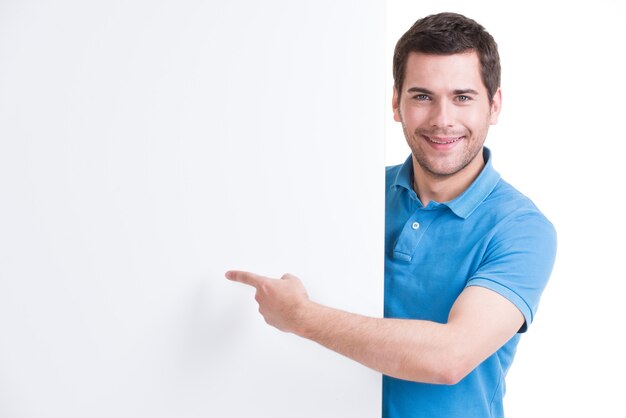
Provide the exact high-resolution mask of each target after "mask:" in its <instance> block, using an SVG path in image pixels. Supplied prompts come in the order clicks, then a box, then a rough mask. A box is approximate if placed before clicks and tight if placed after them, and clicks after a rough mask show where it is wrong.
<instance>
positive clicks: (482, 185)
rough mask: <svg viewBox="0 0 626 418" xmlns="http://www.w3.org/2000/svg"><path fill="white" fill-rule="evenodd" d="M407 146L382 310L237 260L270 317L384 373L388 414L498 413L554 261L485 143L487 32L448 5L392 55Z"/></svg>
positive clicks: (495, 95)
mask: <svg viewBox="0 0 626 418" xmlns="http://www.w3.org/2000/svg"><path fill="white" fill-rule="evenodd" d="M394 79H395V81H394V84H395V85H394V95H393V104H392V105H393V112H394V118H395V120H396V121H398V122H400V123H401V124H402V127H403V130H404V134H405V136H406V140H407V142H408V144H409V146H410V148H411V151H412V155H411V156H410V157H409V158H408V159H407V160H406V162H405V163H404V164H402V165H399V166H395V167H390V168H388V169H387V186H386V187H387V189H386V232H385V315H384V316H385V318H370V317H364V316H360V315H356V314H352V313H348V312H343V311H339V310H336V309H332V308H329V307H326V306H322V305H319V304H317V303H314V302H313V301H311V300H309V298H308V296H307V293H306V291H305V289H304V287H303V286H302V284H301V282H300V281H299V280H298V279H297V278H296V277H294V276H291V275H289V274H287V275H284V276H283V277H282V278H281V279H279V280H275V279H269V278H265V277H262V276H258V275H256V274H253V273H246V272H238V271H230V272H228V273H227V274H226V276H227V277H228V278H229V279H231V280H235V281H238V282H242V283H245V284H248V285H251V286H254V287H255V288H256V290H257V292H256V300H257V302H258V303H259V307H260V312H261V314H262V315H263V316H264V318H265V320H266V321H267V322H268V323H269V324H270V325H273V326H275V327H277V328H278V329H281V330H283V331H286V332H293V333H295V334H297V335H299V336H302V337H304V338H308V339H311V340H313V341H316V342H318V343H320V344H322V345H324V346H326V347H328V348H330V349H332V350H334V351H336V352H338V353H341V354H343V355H346V356H348V357H350V358H352V359H354V360H356V361H358V362H360V363H362V364H364V365H366V366H368V367H370V368H372V369H375V370H378V371H380V372H382V373H383V374H384V378H383V416H384V417H389V418H392V417H394V418H395V417H402V418H404V417H446V418H452V417H464V418H468V417H502V416H503V408H502V398H503V396H504V392H505V384H504V376H505V375H506V373H507V371H508V369H509V367H510V365H511V362H512V360H513V356H514V353H515V348H516V346H517V343H518V341H519V337H520V334H521V333H523V332H524V331H525V330H526V329H527V327H528V325H530V323H531V322H532V320H533V315H534V313H535V311H536V309H537V305H538V302H539V297H540V295H541V292H542V291H543V289H544V287H545V285H546V282H547V280H548V277H549V275H550V272H551V270H552V265H553V262H554V257H555V251H556V236H555V232H554V228H553V227H552V225H551V224H550V222H549V221H548V220H547V219H546V218H545V217H544V216H543V215H542V214H541V213H540V212H539V210H538V209H537V208H536V207H535V206H534V205H533V204H532V202H530V200H528V199H527V198H526V197H524V196H523V195H522V194H520V193H519V192H518V191H516V190H515V189H514V188H512V187H511V186H510V185H509V184H507V183H506V182H505V181H503V180H502V179H501V178H500V176H499V174H498V173H497V172H496V171H495V170H494V169H493V167H492V162H491V155H490V152H489V150H488V149H486V148H484V147H483V143H484V141H485V138H486V136H487V132H488V130H489V126H490V125H492V124H495V123H496V122H497V119H498V114H499V113H500V108H501V104H502V98H501V92H500V63H499V57H498V51H497V46H496V43H495V41H494V40H493V38H492V37H491V35H489V34H488V33H487V32H486V31H485V30H484V28H483V27H482V26H480V25H479V24H477V23H476V22H474V21H473V20H471V19H468V18H466V17H463V16H461V15H458V14H452V13H442V14H438V15H433V16H428V17H426V18H423V19H421V20H418V21H417V22H416V23H415V24H414V25H413V26H412V27H411V29H409V31H408V32H407V33H405V34H404V35H403V36H402V38H401V39H400V40H399V41H398V44H397V46H396V50H395V54H394Z"/></svg>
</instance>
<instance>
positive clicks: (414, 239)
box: [393, 210, 441, 261]
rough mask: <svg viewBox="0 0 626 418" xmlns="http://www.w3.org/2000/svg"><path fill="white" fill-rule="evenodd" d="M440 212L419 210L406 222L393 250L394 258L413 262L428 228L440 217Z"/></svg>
mask: <svg viewBox="0 0 626 418" xmlns="http://www.w3.org/2000/svg"><path fill="white" fill-rule="evenodd" d="M440 213H441V211H440V210H418V211H416V212H415V213H413V215H411V217H410V218H409V219H408V220H407V221H406V223H405V224H404V227H403V228H402V232H401V233H400V236H399V237H398V240H397V241H396V245H395V246H394V248H393V256H394V258H397V259H400V260H404V261H411V259H412V258H413V254H414V253H415V250H416V249H417V246H418V245H419V243H420V241H421V239H422V237H423V236H424V234H425V233H426V230H427V229H428V226H429V225H430V224H431V223H432V222H433V221H434V220H435V219H436V218H437V217H438V216H439V214H440Z"/></svg>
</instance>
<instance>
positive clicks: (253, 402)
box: [0, 0, 384, 418]
mask: <svg viewBox="0 0 626 418" xmlns="http://www.w3.org/2000/svg"><path fill="white" fill-rule="evenodd" d="M383 28H384V5H383V3H380V2H377V1H366V2H363V1H361V0H359V1H342V2H339V4H337V2H334V1H319V0H317V1H315V2H298V3H297V4H295V3H293V2H290V1H286V0H284V1H283V0H273V1H264V2H256V1H250V0H248V1H233V2H228V3H226V2H217V1H192V0H184V1H165V0H161V1H141V0H133V1H89V2H84V1H79V0H76V1H72V0H61V1H55V2H48V1H35V0H31V1H7V0H2V1H0V199H1V203H0V417H2V418H44V417H62V418H74V417H80V418H84V417H107V418H109V417H132V418H135V417H155V418H156V417H236V418H241V417H272V418H274V417H311V418H313V417H322V416H341V417H349V416H354V417H377V416H379V414H380V397H381V394H380V381H381V378H380V375H379V374H377V373H375V372H373V371H370V370H367V369H365V368H364V367H362V366H360V365H358V364H356V363H354V362H352V361H349V360H346V359H344V358H342V357H340V356H338V355H336V354H334V353H331V352H329V351H327V350H325V349H323V348H322V347H320V346H317V345H315V344H313V343H311V342H309V341H305V340H300V339H298V338H296V337H295V336H293V335H287V334H282V333H280V332H279V331H277V330H275V329H272V328H270V327H268V326H267V325H266V324H265V323H264V322H263V320H262V318H261V317H260V316H259V314H258V312H257V311H256V310H257V307H256V303H255V302H254V299H253V296H254V292H253V290H252V289H250V288H246V287H244V286H242V285H239V284H236V283H231V282H228V281H227V280H226V279H225V278H224V272H225V271H226V270H228V269H232V268H240V269H248V270H252V271H256V272H259V273H263V274H267V275H271V276H279V275H281V274H282V273H284V272H286V271H289V272H292V273H294V274H297V275H299V276H300V277H301V278H302V279H303V281H304V282H305V283H306V285H307V287H308V290H309V293H310V294H311V296H312V297H313V298H314V299H316V300H317V301H319V302H322V303H326V304H329V305H332V306H337V307H339V308H343V309H347V310H351V311H358V312H363V313H366V314H370V315H377V316H380V315H381V314H382V288H383V284H382V283H383V278H382V274H383V269H382V267H383V242H382V240H383V228H384V217H383V204H384V202H383V201H384V197H383V193H384V191H383V190H384V186H383V182H384V168H383V167H384V146H383V136H384V62H383V56H384V29H383Z"/></svg>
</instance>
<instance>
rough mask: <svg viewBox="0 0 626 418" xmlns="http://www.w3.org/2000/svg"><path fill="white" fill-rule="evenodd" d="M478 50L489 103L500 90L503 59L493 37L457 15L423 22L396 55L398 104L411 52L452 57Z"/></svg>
mask: <svg viewBox="0 0 626 418" xmlns="http://www.w3.org/2000/svg"><path fill="white" fill-rule="evenodd" d="M469 51H476V53H477V54H478V58H479V60H480V67H481V68H480V73H481V76H482V80H483V83H484V84H485V87H486V88H487V93H488V94H489V103H491V101H492V99H493V96H494V95H495V94H496V91H497V90H498V87H500V56H499V55H498V45H497V44H496V41H495V40H494V39H493V37H492V36H491V35H490V34H489V33H488V32H487V31H486V30H485V28H483V27H482V26H481V25H479V24H478V23H477V22H475V21H474V20H472V19H469V18H467V17H465V16H463V15H460V14H457V13H439V14H435V15H430V16H427V17H425V18H422V19H419V20H418V21H417V22H415V23H414V24H413V26H411V28H410V29H409V30H408V31H407V32H406V33H405V34H404V35H402V37H401V38H400V39H399V40H398V43H397V44H396V49H395V51H394V54H393V79H394V85H395V87H396V90H397V92H398V101H399V100H400V93H401V91H402V84H403V83H404V74H405V69H406V62H407V59H408V56H409V53H411V52H421V53H424V54H437V55H451V54H458V53H462V52H469Z"/></svg>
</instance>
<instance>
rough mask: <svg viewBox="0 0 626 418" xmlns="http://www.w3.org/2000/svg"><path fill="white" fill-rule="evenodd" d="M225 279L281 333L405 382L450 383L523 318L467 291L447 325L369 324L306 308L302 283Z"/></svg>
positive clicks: (241, 275)
mask: <svg viewBox="0 0 626 418" xmlns="http://www.w3.org/2000/svg"><path fill="white" fill-rule="evenodd" d="M226 277H227V278H228V279H230V280H233V281H237V282H240V283H244V284H247V285H250V286H253V287H255V288H256V300H257V302H258V303H259V312H260V313H261V314H262V315H263V317H264V318H265V321H266V322H267V323H268V324H270V325H272V326H274V327H276V328H278V329H280V330H281V331H285V332H292V333H294V334H296V335H299V336H301V337H304V338H308V339H310V340H312V341H315V342H317V343H319V344H321V345H323V346H325V347H327V348H329V349H331V350H333V351H336V352H337V353H340V354H343V355H344V356H346V357H349V358H351V359H353V360H355V361H358V362H359V363H361V364H363V365H365V366H367V367H369V368H371V369H374V370H377V371H379V372H381V373H384V374H386V375H388V376H392V377H396V378H399V379H404V380H411V381H416V382H425V383H438V384H456V383H457V382H459V381H460V380H461V379H462V378H463V377H465V376H466V375H467V374H468V373H470V372H471V371H472V370H473V369H474V368H475V367H476V366H478V364H480V363H481V362H482V361H483V360H485V359H486V358H487V357H489V356H490V355H491V354H493V353H494V352H495V351H496V350H498V349H499V348H500V347H501V346H502V345H503V344H504V343H506V342H507V341H508V340H509V339H510V338H511V337H512V336H513V335H515V333H516V332H517V331H518V330H519V329H520V327H521V326H522V324H523V323H524V317H523V315H522V313H521V312H520V311H519V310H518V309H517V307H516V306H515V305H514V304H513V303H511V302H510V301H509V300H508V299H506V298H504V297H503V296H501V295H499V294H498V293H496V292H494V291H492V290H489V289H486V288H482V287H478V286H470V287H468V288H466V289H465V290H464V291H463V292H462V293H461V295H460V296H459V297H458V299H457V300H456V302H455V303H454V305H453V306H452V309H451V311H450V315H449V317H448V322H447V323H446V324H440V323H437V322H432V321H422V320H411V319H391V318H371V317H366V316H362V315H357V314H353V313H349V312H345V311H341V310H338V309H333V308H329V307H326V306H323V305H320V304H317V303H315V302H313V301H311V300H310V299H309V297H308V295H307V293H306V290H305V288H304V286H303V285H302V283H301V282H300V280H299V279H298V278H297V277H295V276H292V275H289V274H286V275H284V276H283V277H282V278H281V279H269V278H267V277H263V276H259V275H257V274H254V273H248V272H242V271H229V272H227V273H226Z"/></svg>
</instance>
